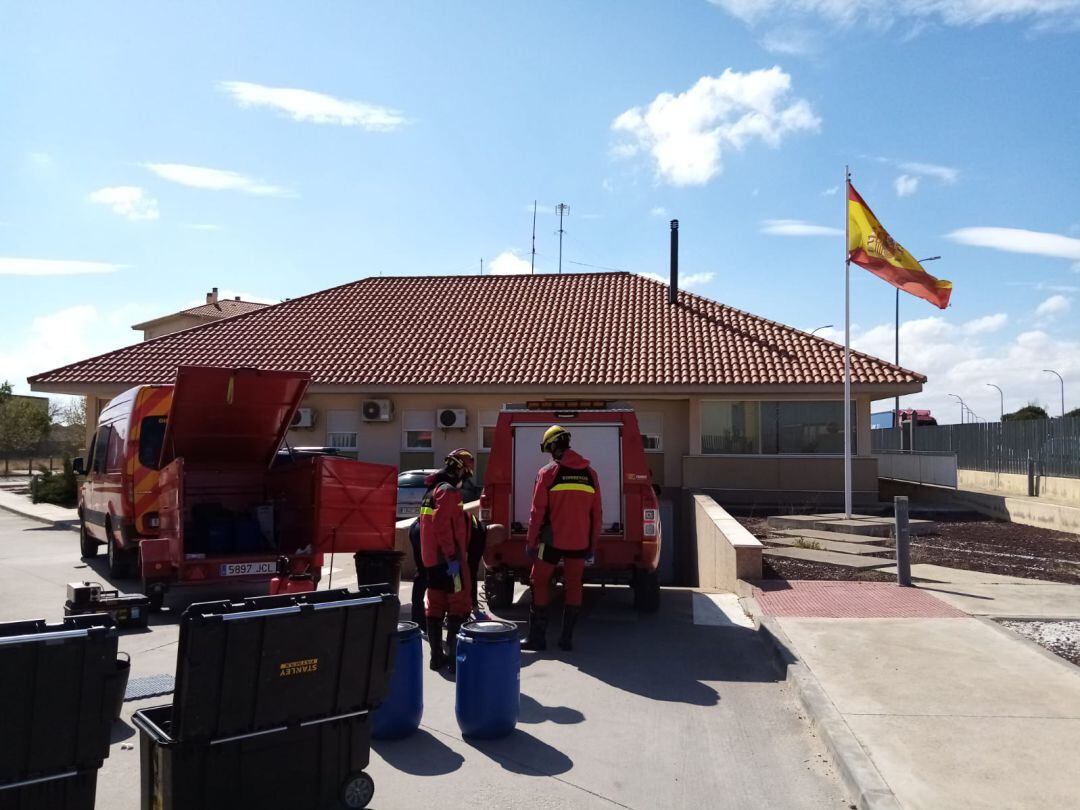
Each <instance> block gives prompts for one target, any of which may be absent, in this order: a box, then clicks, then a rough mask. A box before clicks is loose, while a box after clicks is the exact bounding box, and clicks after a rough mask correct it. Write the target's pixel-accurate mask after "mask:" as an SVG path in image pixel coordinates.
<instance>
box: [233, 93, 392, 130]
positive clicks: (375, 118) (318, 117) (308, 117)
mask: <svg viewBox="0 0 1080 810" xmlns="http://www.w3.org/2000/svg"><path fill="white" fill-rule="evenodd" d="M218 89H219V90H221V91H222V92H224V93H227V94H228V95H229V96H230V97H232V99H233V100H234V101H235V102H236V103H237V104H239V105H240V106H241V107H268V108H270V109H272V110H277V111H278V112H281V113H284V114H285V115H287V116H289V117H290V118H292V119H293V120H294V121H306V122H308V123H312V124H333V125H336V126H341V127H361V128H362V129H366V130H369V131H373V132H391V131H393V130H395V129H398V128H399V127H401V126H404V125H405V124H407V123H408V121H407V120H406V118H405V116H404V115H402V113H401V112H400V111H398V110H394V109H391V108H390V107H381V106H379V105H376V104H368V103H366V102H363V101H349V100H346V99H341V98H336V97H334V96H330V95H326V94H325V93H316V92H314V91H312V90H301V89H299V88H294V87H267V86H266V85H262V84H252V83H251V82H219V83H218Z"/></svg>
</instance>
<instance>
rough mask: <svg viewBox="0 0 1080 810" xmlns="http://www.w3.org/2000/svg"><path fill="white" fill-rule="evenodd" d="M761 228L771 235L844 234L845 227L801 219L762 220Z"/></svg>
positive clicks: (763, 231)
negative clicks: (832, 226)
mask: <svg viewBox="0 0 1080 810" xmlns="http://www.w3.org/2000/svg"><path fill="white" fill-rule="evenodd" d="M760 230H761V232H762V233H764V234H768V235H769V236H843V235H844V230H843V228H831V227H829V226H828V225H814V224H813V223H810V222H803V221H802V220H801V219H766V220H762V222H761V227H760Z"/></svg>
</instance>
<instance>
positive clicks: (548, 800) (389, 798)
mask: <svg viewBox="0 0 1080 810" xmlns="http://www.w3.org/2000/svg"><path fill="white" fill-rule="evenodd" d="M351 569H352V560H351V558H345V559H344V560H342V561H340V563H339V567H338V568H337V569H336V570H335V571H334V585H335V586H338V585H342V586H344V585H348V584H350V583H352V582H354V581H355V576H354V574H353V572H352V570H351ZM105 573H106V572H105V567H104V561H103V560H102V559H100V558H99V559H97V560H94V561H92V564H91V565H90V566H87V565H86V564H85V563H84V562H83V561H82V560H80V559H79V557H78V542H77V538H76V536H75V535H74V534H73V533H72V532H70V531H65V530H58V529H55V528H52V527H48V526H45V525H41V524H35V523H31V522H29V521H27V520H24V519H21V518H17V517H15V516H12V515H10V514H7V513H3V512H0V593H3V594H4V596H5V598H4V599H3V600H2V601H0V620H13V619H21V618H36V617H45V618H48V619H50V620H56V619H58V618H60V616H61V614H62V605H63V600H64V585H65V584H66V583H67V582H68V581H70V580H73V579H96V580H99V581H102V582H107V581H108V579H107V577H106V576H105ZM327 574H329V571H327V572H325V574H324V580H323V581H324V582H326V575H327ZM118 584H119V585H120V586H121V588H123V587H127V588H129V589H132V588H133V587H134V583H127V582H121V583H118ZM406 587H407V586H406ZM215 596H217V594H211V593H209V592H208V591H188V592H186V593H184V592H176V593H171V594H170V595H169V596H168V598H167V602H166V605H167V607H168V608H169V610H167V611H165V612H164V613H162V614H160V615H159V616H157V617H154V619H153V625H152V627H151V629H150V630H149V631H148V632H140V633H125V634H124V635H122V636H121V641H120V646H121V649H123V650H126V651H128V652H130V653H131V656H132V677H133V678H136V677H142V676H146V675H155V674H165V673H170V674H171V673H172V672H173V671H174V666H175V656H176V641H177V628H176V616H177V615H178V613H179V611H180V610H182V609H183V607H184V605H185V604H186V603H187V602H189V601H192V599H193V598H200V599H201V598H214V597H215ZM405 601H407V598H406V600H405ZM630 603H631V598H630V594H629V592H628V590H626V589H622V588H608V589H607V590H606V592H604V593H601V591H600V589H598V588H589V589H588V601H587V611H586V615H585V616H584V617H583V619H582V624H581V625H580V632H579V636H578V639H577V641H578V646H579V650H578V651H575V652H574V653H573V654H572V656H565V657H559V656H557V655H554V654H547V655H540V656H534V655H531V654H527V655H526V658H525V660H524V667H523V670H522V676H521V690H522V698H521V722H520V724H519V726H518V730H517V731H516V732H515V733H514V734H513V735H512V736H510V737H508V738H506V739H504V740H501V741H494V742H484V743H481V742H469V741H465V740H463V739H462V737H461V734H460V732H459V731H458V729H457V723H456V720H455V718H454V705H453V688H454V687H453V684H452V683H451V682H449V681H448V680H446V679H445V678H444V677H442V676H440V675H438V674H435V673H430V672H427V671H425V684H424V686H425V714H424V722H423V727H422V729H421V730H420V732H418V733H417V734H416V735H414V736H412V737H410V738H409V739H407V740H403V741H400V742H393V743H387V742H376V743H374V745H373V749H372V758H371V764H370V766H369V768H368V771H369V772H370V773H371V775H372V777H373V778H374V779H375V784H376V793H375V800H374V801H373V803H372V806H373V807H378V808H382V809H384V810H385V808H415V807H424V806H434V805H436V804H438V805H440V806H443V807H471V806H477V805H478V804H479V805H481V806H485V805H486V806H491V807H508V808H514V807H522V808H524V807H529V808H535V807H540V808H546V807H549V808H556V807H558V808H564V807H569V808H593V807H613V806H614V807H628V808H653V807H693V808H702V807H709V808H748V809H749V808H755V809H756V808H763V807H783V808H813V809H814V810H817V808H830V807H835V808H840V809H841V810H842V809H843V808H847V807H848V806H849V800H848V798H847V795H846V793H845V791H844V789H843V787H842V786H841V784H840V782H839V780H838V779H837V777H836V775H835V774H834V772H833V770H832V768H831V765H830V762H829V760H828V757H827V754H826V751H825V749H824V747H823V746H822V744H821V742H820V740H818V739H817V738H816V737H815V736H814V734H813V732H812V730H811V729H810V727H809V724H808V722H807V721H806V720H805V719H804V718H803V717H802V716H800V715H801V713H800V710H799V709H798V707H797V704H796V703H795V701H794V699H793V696H792V694H791V691H790V689H789V687H788V686H787V685H786V683H785V682H784V681H783V680H782V679H781V678H780V676H778V675H777V672H776V670H775V668H774V667H773V665H772V661H771V653H770V651H769V650H768V649H767V647H766V646H765V645H764V644H763V643H762V640H761V639H760V637H759V636H758V634H757V633H756V632H754V631H753V630H752V629H750V628H747V627H745V626H743V623H740V622H738V621H724V620H723V617H722V616H718V615H716V614H715V613H714V612H713V611H714V610H719V611H721V612H723V610H724V609H727V608H730V605H728V604H727V603H726V602H724V601H723V600H718V601H713V600H708V599H706V600H702V599H701V597H700V595H697V596H695V594H694V593H692V592H690V591H677V590H665V591H664V595H663V600H662V609H661V611H660V613H659V614H658V615H656V616H639V615H637V614H636V613H635V612H634V611H633V610H632V608H631V606H630ZM406 612H407V609H406ZM524 615H525V607H524V606H523V605H517V606H515V607H514V608H513V609H511V611H509V613H508V617H509V618H511V619H516V620H520V619H523V618H524ZM695 615H696V616H697V621H695ZM553 623H554V624H556V625H557V623H558V621H557V618H556V620H555V621H554V622H553ZM169 700H170V697H168V696H166V697H163V698H162V697H159V698H148V699H146V700H143V701H135V702H129V703H125V704H124V712H123V716H122V723H118V724H117V725H116V727H115V734H114V737H113V746H112V749H111V753H110V756H109V759H107V760H106V762H105V765H104V767H103V769H102V771H101V774H100V777H99V780H98V801H97V806H98V807H99V808H101V809H102V810H134V808H136V807H138V803H139V794H138V777H139V763H138V754H139V752H138V744H139V743H138V738H137V735H136V734H135V731H134V729H133V728H132V727H131V724H130V717H131V714H132V712H133V711H134V710H135V709H138V708H143V707H146V706H153V705H159V704H161V703H167V702H169ZM124 746H130V747H129V748H125V747H124Z"/></svg>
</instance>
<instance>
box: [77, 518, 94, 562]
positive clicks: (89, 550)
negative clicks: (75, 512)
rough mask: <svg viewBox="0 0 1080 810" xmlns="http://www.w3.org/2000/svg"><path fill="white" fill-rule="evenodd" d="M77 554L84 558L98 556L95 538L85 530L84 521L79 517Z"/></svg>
mask: <svg viewBox="0 0 1080 810" xmlns="http://www.w3.org/2000/svg"><path fill="white" fill-rule="evenodd" d="M79 553H80V554H82V556H84V557H96V556H97V555H98V541H97V538H95V537H92V536H91V535H90V532H88V531H87V530H86V520H85V519H83V516H82V514H80V515H79Z"/></svg>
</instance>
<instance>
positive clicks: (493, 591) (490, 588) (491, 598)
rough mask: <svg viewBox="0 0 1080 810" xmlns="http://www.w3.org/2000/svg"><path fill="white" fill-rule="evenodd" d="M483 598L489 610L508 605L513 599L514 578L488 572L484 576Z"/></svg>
mask: <svg viewBox="0 0 1080 810" xmlns="http://www.w3.org/2000/svg"><path fill="white" fill-rule="evenodd" d="M484 598H485V599H487V605H488V607H489V608H490V609H491V610H499V609H500V608H505V607H510V605H511V604H512V603H513V601H514V580H513V579H511V578H510V577H507V576H502V577H500V576H497V575H495V574H492V573H489V574H486V575H485V576H484Z"/></svg>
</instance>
